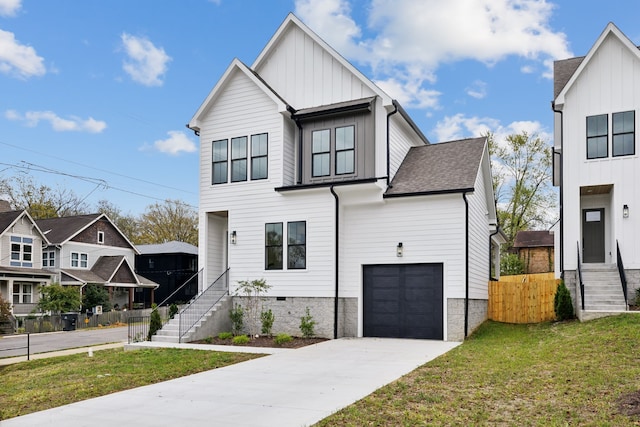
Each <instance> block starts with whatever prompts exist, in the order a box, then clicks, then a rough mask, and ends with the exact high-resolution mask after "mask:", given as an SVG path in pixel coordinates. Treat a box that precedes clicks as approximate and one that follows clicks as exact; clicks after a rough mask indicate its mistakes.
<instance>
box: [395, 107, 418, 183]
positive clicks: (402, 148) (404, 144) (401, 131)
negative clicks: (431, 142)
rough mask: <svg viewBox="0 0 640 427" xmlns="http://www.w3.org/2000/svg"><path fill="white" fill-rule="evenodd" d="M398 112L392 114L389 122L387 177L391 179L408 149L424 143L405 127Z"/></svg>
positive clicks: (411, 130)
mask: <svg viewBox="0 0 640 427" xmlns="http://www.w3.org/2000/svg"><path fill="white" fill-rule="evenodd" d="M398 114H399V113H397V114H394V115H392V116H391V120H390V123H389V141H390V146H389V159H390V162H389V178H391V179H393V177H394V176H395V174H396V172H397V171H398V168H399V167H400V165H401V164H402V161H403V160H404V158H405V157H406V155H407V153H408V152H409V149H410V148H411V147H414V146H419V145H424V143H423V141H422V140H421V139H420V138H419V137H418V135H416V134H415V132H414V131H413V129H410V128H409V127H407V125H406V123H405V121H404V120H403V119H400V118H398Z"/></svg>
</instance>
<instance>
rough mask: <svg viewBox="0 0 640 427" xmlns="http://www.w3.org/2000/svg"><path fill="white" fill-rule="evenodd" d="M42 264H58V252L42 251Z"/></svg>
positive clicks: (52, 265) (51, 265) (47, 265)
mask: <svg viewBox="0 0 640 427" xmlns="http://www.w3.org/2000/svg"><path fill="white" fill-rule="evenodd" d="M42 266H43V267H55V266H56V253H55V252H53V251H47V252H42Z"/></svg>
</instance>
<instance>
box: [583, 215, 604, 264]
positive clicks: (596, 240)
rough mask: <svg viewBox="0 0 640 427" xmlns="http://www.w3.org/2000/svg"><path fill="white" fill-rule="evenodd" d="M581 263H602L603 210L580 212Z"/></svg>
mask: <svg viewBox="0 0 640 427" xmlns="http://www.w3.org/2000/svg"><path fill="white" fill-rule="evenodd" d="M582 257H583V262H591V263H595V262H604V209H583V210H582Z"/></svg>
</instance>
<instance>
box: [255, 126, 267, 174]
mask: <svg viewBox="0 0 640 427" xmlns="http://www.w3.org/2000/svg"><path fill="white" fill-rule="evenodd" d="M268 154H269V146H268V136H267V134H266V133H261V134H258V135H251V179H252V180H254V179H266V178H267V175H268V162H267V160H268Z"/></svg>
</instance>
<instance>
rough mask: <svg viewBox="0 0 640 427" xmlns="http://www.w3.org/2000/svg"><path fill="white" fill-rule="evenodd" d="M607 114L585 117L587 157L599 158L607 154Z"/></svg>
mask: <svg viewBox="0 0 640 427" xmlns="http://www.w3.org/2000/svg"><path fill="white" fill-rule="evenodd" d="M608 135H609V124H608V115H607V114H600V115H598V116H590V117H587V159H600V158H603V157H607V156H608V155H609V150H608V145H609V142H608V139H609V138H608Z"/></svg>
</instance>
